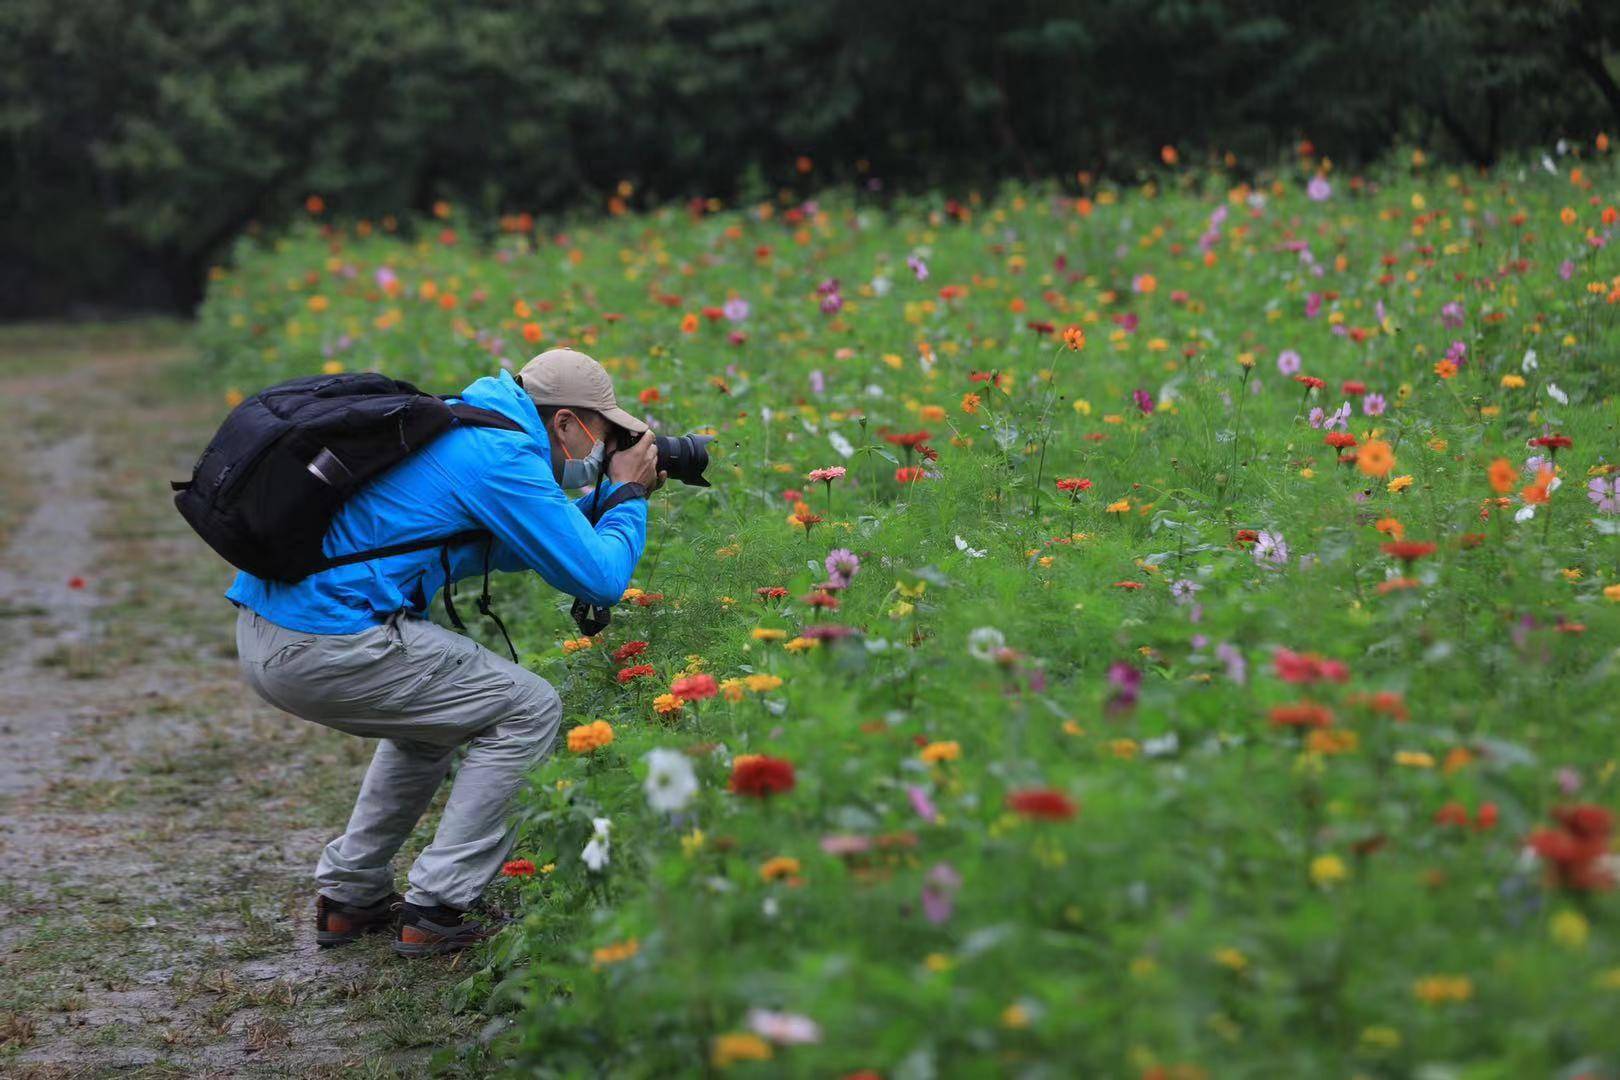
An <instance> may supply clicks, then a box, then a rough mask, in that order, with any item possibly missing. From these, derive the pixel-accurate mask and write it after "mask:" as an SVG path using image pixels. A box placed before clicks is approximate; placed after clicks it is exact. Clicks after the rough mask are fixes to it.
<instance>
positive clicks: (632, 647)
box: [613, 641, 647, 664]
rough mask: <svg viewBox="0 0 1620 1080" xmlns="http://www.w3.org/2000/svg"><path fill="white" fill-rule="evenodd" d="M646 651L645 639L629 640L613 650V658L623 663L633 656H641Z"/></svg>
mask: <svg viewBox="0 0 1620 1080" xmlns="http://www.w3.org/2000/svg"><path fill="white" fill-rule="evenodd" d="M646 651H647V643H646V642H645V641H627V642H625V643H624V644H623V645H620V646H619V647H618V648H617V649H614V650H613V659H615V660H617V661H618V662H619V663H621V664H622V663H624V662H625V661H626V660H628V659H630V658H631V657H632V656H640V655H641V654H642V653H644V652H646Z"/></svg>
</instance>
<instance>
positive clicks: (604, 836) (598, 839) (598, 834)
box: [579, 817, 613, 873]
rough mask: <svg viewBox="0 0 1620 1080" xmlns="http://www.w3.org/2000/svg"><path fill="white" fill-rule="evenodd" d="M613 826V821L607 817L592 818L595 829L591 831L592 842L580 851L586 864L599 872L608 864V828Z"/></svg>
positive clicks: (592, 825) (592, 826)
mask: <svg viewBox="0 0 1620 1080" xmlns="http://www.w3.org/2000/svg"><path fill="white" fill-rule="evenodd" d="M612 827H613V822H612V821H610V820H608V819H607V818H605V817H599V818H592V819H591V828H592V829H593V830H595V831H594V832H592V833H591V842H590V843H588V844H586V845H585V850H584V851H582V852H580V853H579V857H580V858H581V859H584V860H585V865H586V866H588V867H590V868H591V869H592V870H595V871H597V872H598V873H600V872H601V871H602V868H603V867H605V866H607V864H608V846H609V845H608V830H609V829H610V828H612Z"/></svg>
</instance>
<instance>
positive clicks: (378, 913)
mask: <svg viewBox="0 0 1620 1080" xmlns="http://www.w3.org/2000/svg"><path fill="white" fill-rule="evenodd" d="M404 902H405V898H404V897H403V896H401V895H399V893H389V894H388V895H387V896H385V897H383V898H382V899H381V900H379V901H377V902H376V903H375V904H371V905H369V906H365V907H362V906H361V905H359V904H340V903H339V902H338V901H336V900H333V899H332V898H331V897H329V896H327V895H326V894H325V893H317V894H316V895H315V944H317V945H319V946H320V947H321V948H323V949H330V948H333V947H334V946H337V945H347V944H349V942H351V941H359V940H360V935H361V934H370V933H375V932H376V931H379V930H392V929H393V927H394V923H395V921H396V920H397V919H398V918H399V906H400V905H401V904H403V903H404Z"/></svg>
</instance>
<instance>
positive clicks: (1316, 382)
mask: <svg viewBox="0 0 1620 1080" xmlns="http://www.w3.org/2000/svg"><path fill="white" fill-rule="evenodd" d="M1294 381H1295V382H1297V383H1300V384H1302V385H1304V386H1307V387H1309V388H1311V389H1312V390H1320V389H1322V387H1324V386H1326V385H1327V383H1325V382H1323V381H1322V380H1321V379H1318V378H1317V377H1316V376H1315V375H1295V376H1294Z"/></svg>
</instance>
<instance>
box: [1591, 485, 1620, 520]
mask: <svg viewBox="0 0 1620 1080" xmlns="http://www.w3.org/2000/svg"><path fill="white" fill-rule="evenodd" d="M1586 497H1587V498H1588V499H1591V500H1592V501H1593V502H1594V503H1596V504H1597V508H1598V509H1599V510H1601V511H1603V512H1604V513H1605V514H1613V513H1615V512H1617V511H1620V479H1613V480H1611V479H1607V478H1605V477H1602V476H1596V477H1593V478H1592V479H1591V480H1589V481H1587V484H1586Z"/></svg>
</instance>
